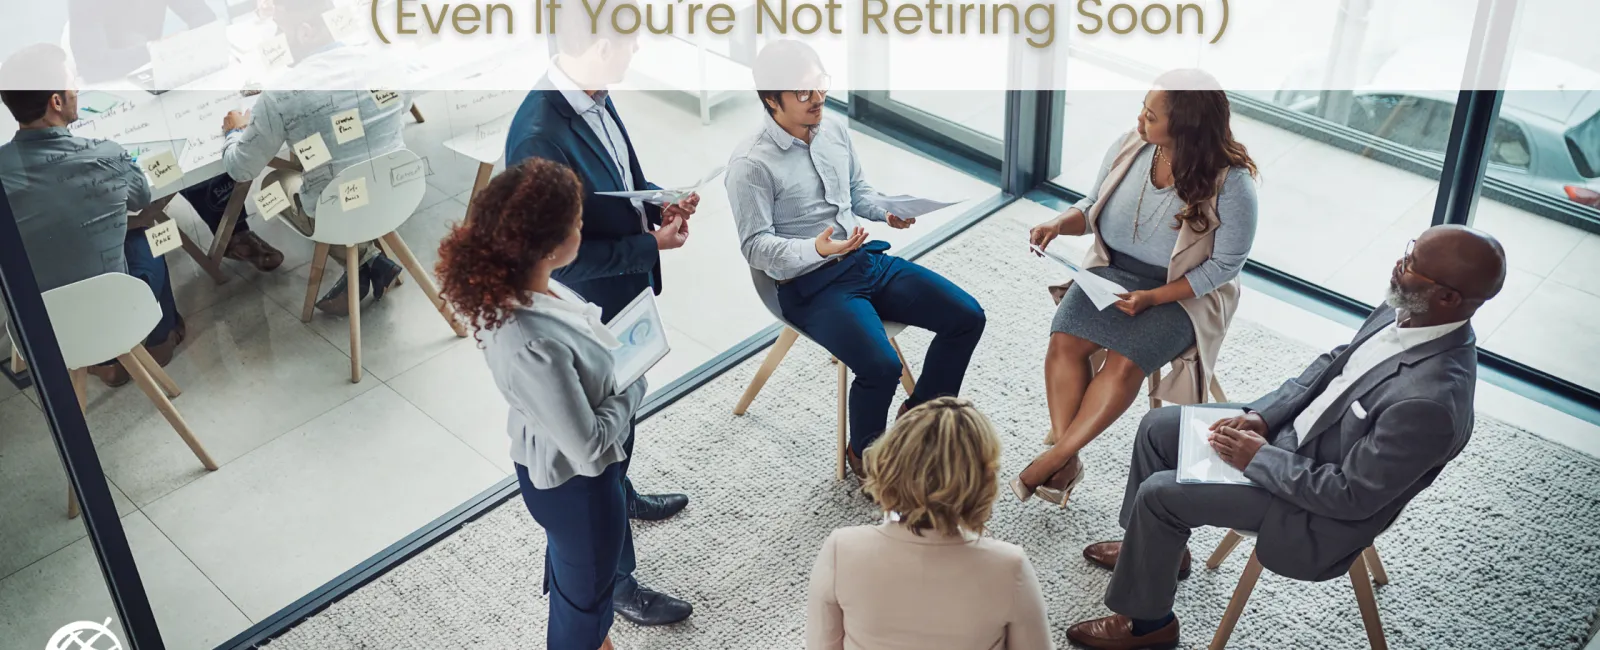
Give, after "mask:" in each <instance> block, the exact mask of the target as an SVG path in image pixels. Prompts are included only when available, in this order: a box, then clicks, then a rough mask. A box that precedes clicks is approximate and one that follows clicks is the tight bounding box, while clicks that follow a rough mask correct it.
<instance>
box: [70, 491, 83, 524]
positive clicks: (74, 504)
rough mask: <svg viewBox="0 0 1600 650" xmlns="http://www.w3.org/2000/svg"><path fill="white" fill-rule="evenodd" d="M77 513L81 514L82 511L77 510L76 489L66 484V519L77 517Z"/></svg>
mask: <svg viewBox="0 0 1600 650" xmlns="http://www.w3.org/2000/svg"><path fill="white" fill-rule="evenodd" d="M79 514H82V513H81V512H79V510H78V491H77V490H74V489H72V486H71V485H68V486H67V518H68V519H77V518H78V515H79Z"/></svg>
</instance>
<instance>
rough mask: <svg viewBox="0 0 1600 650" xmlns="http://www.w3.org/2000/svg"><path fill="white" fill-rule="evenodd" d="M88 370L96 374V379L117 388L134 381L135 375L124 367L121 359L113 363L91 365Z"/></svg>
mask: <svg viewBox="0 0 1600 650" xmlns="http://www.w3.org/2000/svg"><path fill="white" fill-rule="evenodd" d="M87 370H88V371H89V374H91V375H94V376H95V378H96V379H99V380H100V381H101V382H102V383H104V384H105V385H106V386H109V387H111V388H116V387H118V386H121V385H123V384H126V383H128V382H130V381H133V376H132V375H129V374H128V369H127V368H123V367H122V362H120V361H112V362H111V363H106V364H101V365H98V366H89V367H88V369H87Z"/></svg>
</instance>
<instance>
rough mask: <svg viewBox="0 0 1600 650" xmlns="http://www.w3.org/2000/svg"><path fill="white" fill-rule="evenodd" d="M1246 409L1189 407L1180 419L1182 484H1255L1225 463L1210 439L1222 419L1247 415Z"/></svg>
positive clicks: (1180, 479) (1179, 472)
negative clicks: (1214, 427) (1215, 425)
mask: <svg viewBox="0 0 1600 650" xmlns="http://www.w3.org/2000/svg"><path fill="white" fill-rule="evenodd" d="M1243 412H1244V411H1243V410H1242V409H1237V408H1221V407H1214V406H1185V407H1183V412H1182V414H1181V415H1180V416H1179V417H1180V423H1179V427H1178V482H1180V483H1228V484H1234V485H1254V484H1255V483H1254V482H1252V481H1251V480H1250V479H1248V478H1245V476H1244V472H1241V471H1239V470H1238V469H1237V468H1235V467H1234V466H1232V465H1229V464H1228V463H1226V462H1224V461H1223V460H1222V457H1221V456H1218V455H1217V450H1215V449H1212V448H1211V443H1210V442H1208V441H1207V438H1208V437H1209V436H1210V435H1211V425H1213V424H1216V423H1217V421H1218V420H1221V419H1224V418H1231V417H1234V416H1237V415H1239V414H1240V413H1243Z"/></svg>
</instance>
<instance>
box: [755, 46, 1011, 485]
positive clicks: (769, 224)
mask: <svg viewBox="0 0 1600 650" xmlns="http://www.w3.org/2000/svg"><path fill="white" fill-rule="evenodd" d="M754 73H755V82H756V88H757V94H758V95H759V96H760V99H761V104H762V107H763V108H764V109H766V112H767V116H766V118H765V119H763V120H762V121H761V128H760V129H759V130H758V131H757V132H756V133H755V134H754V135H753V136H751V137H749V138H746V139H745V140H744V141H743V142H742V143H740V144H739V145H738V146H737V147H735V148H734V150H733V156H732V159H731V160H729V161H728V173H727V176H726V178H725V179H724V182H725V185H726V187H727V189H728V199H729V202H730V203H731V204H732V206H733V217H734V221H735V222H737V224H738V228H739V249H740V251H741V252H742V253H743V254H744V258H745V261H746V262H748V263H749V264H750V266H751V267H752V268H754V269H756V270H758V271H762V272H765V273H766V274H767V275H768V276H770V277H771V278H772V279H773V280H775V281H777V283H778V302H779V306H780V308H781V309H782V312H783V317H784V320H787V321H788V322H790V323H792V324H794V326H795V327H796V328H798V329H799V330H800V331H801V332H803V333H804V334H805V335H806V336H807V337H808V338H810V339H811V340H813V341H816V342H817V343H818V344H820V345H822V347H824V348H826V349H827V350H828V352H830V353H832V354H833V355H834V356H836V357H838V358H839V361H841V362H843V363H844V364H845V366H847V367H849V368H850V370H852V371H854V372H855V374H856V377H855V381H854V382H853V383H852V384H851V385H850V399H849V401H850V404H849V417H850V447H849V449H848V450H847V451H846V458H847V459H848V460H849V463H850V467H851V469H852V470H853V471H854V472H855V474H856V475H857V476H862V475H863V470H862V468H861V453H862V452H863V451H865V450H866V448H867V445H869V444H872V441H873V440H875V439H877V437H878V436H879V435H880V434H882V433H883V430H884V427H885V425H886V423H887V420H888V418H889V404H890V403H892V402H893V400H894V392H895V389H896V388H897V387H898V386H899V385H900V376H901V372H902V369H901V364H900V356H899V354H898V353H897V352H896V351H895V348H894V346H893V345H892V344H891V343H890V342H889V339H888V336H887V335H886V334H885V332H884V329H883V321H885V320H888V321H894V322H898V323H904V324H906V325H910V326H912V327H920V328H923V329H926V330H930V331H932V332H933V333H934V338H933V342H932V343H931V344H929V346H928V354H927V357H926V358H925V359H924V363H923V365H922V368H923V370H922V376H921V377H920V378H918V380H917V382H916V390H915V391H914V392H913V393H912V395H911V397H909V398H908V399H907V400H906V401H905V403H904V404H902V405H901V407H900V413H905V412H906V410H908V409H910V408H912V407H914V406H916V405H917V404H921V403H923V402H926V401H928V400H931V399H933V398H935V397H940V396H945V395H956V394H957V393H959V392H960V391H961V382H962V380H963V378H964V377H965V376H966V372H967V364H968V362H970V361H971V360H972V351H973V349H974V348H976V347H977V346H978V340H979V339H980V338H982V336H983V328H984V324H985V322H986V321H985V316H984V313H983V308H982V307H980V306H979V305H978V301H977V300H975V299H973V297H972V296H971V295H970V294H968V293H967V292H966V291H963V290H962V289H961V288H960V287H957V286H956V285H955V284H953V283H951V282H950V281H949V280H946V279H945V278H944V277H943V276H941V275H939V274H938V273H934V272H933V271H930V270H928V269H926V268H923V267H922V266H920V265H918V264H916V263H914V262H911V261H908V260H904V259H901V258H899V257H894V256H891V255H887V254H885V251H887V250H888V249H889V244H888V243H887V242H882V241H871V242H869V241H867V230H866V228H863V227H861V220H862V219H865V220H868V221H877V222H880V223H887V224H889V227H891V228H896V229H901V228H910V227H911V226H913V225H915V224H916V219H902V218H900V217H898V216H895V215H894V214H891V213H890V212H889V211H888V210H886V209H884V207H883V206H881V205H878V204H877V203H876V202H875V201H874V197H875V196H877V193H876V191H874V190H873V189H872V186H871V185H869V184H868V183H867V180H866V174H865V172H864V171H863V170H862V168H861V162H860V161H859V160H858V159H857V158H856V152H855V146H854V144H853V143H852V142H851V141H850V131H849V130H848V129H847V128H846V127H845V125H844V124H843V123H841V122H839V121H837V120H833V119H825V118H824V115H825V113H824V111H823V102H824V98H825V96H826V95H827V92H828V86H829V81H830V79H829V77H828V74H827V71H826V70H825V69H824V68H823V65H822V60H821V59H820V58H818V56H817V53H816V51H815V50H813V49H811V47H810V46H808V45H806V44H804V43H801V42H799V41H793V40H785V41H776V42H773V43H771V44H768V45H767V46H766V47H765V48H763V49H762V50H761V54H759V55H757V57H756V64H755V69H754ZM792 88H799V89H800V90H787V89H792Z"/></svg>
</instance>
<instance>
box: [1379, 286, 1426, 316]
mask: <svg viewBox="0 0 1600 650" xmlns="http://www.w3.org/2000/svg"><path fill="white" fill-rule="evenodd" d="M1383 301H1384V302H1385V303H1388V305H1389V306H1390V307H1393V308H1395V309H1396V310H1399V311H1403V312H1405V313H1406V314H1408V315H1411V316H1418V315H1421V314H1426V313H1428V297H1427V296H1426V295H1424V293H1423V292H1422V291H1410V292H1408V291H1405V290H1404V289H1401V288H1400V287H1399V285H1396V284H1394V283H1392V282H1391V283H1390V284H1389V293H1388V295H1386V296H1384V299H1383Z"/></svg>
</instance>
